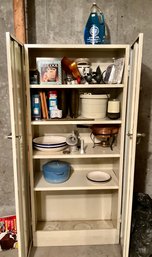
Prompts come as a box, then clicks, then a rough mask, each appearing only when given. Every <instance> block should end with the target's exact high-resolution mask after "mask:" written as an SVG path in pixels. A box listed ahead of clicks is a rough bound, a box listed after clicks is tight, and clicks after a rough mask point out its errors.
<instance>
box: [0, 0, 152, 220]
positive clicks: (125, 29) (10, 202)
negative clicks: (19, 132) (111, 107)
mask: <svg viewBox="0 0 152 257" xmlns="http://www.w3.org/2000/svg"><path fill="white" fill-rule="evenodd" d="M96 2H97V4H98V5H99V6H100V7H101V9H102V10H103V13H104V14H105V18H106V21H107V24H108V26H109V29H110V31H111V41H112V43H131V42H133V40H134V39H135V38H136V36H137V35H138V33H139V32H144V49H143V64H142V78H141V88H142V89H141V97H140V107H139V125H138V127H139V128H138V131H139V132H144V133H146V137H145V138H144V139H143V140H142V141H141V143H140V145H138V146H137V156H136V175H135V190H138V191H144V192H147V193H148V194H150V195H151V196H152V187H151V186H152V176H151V173H152V172H151V168H152V156H151V152H152V133H150V131H151V130H150V128H151V126H152V114H151V109H152V105H151V96H152V72H151V67H152V48H151V46H152V34H151V13H152V4H151V0H145V1H142V0H134V1H132V0H117V1H116V0H109V1H106V0H102V1H99V0H98V1H96ZM91 4H92V1H90V0H77V1H73V0H72V1H71V0H32V1H31V0H27V14H28V18H27V24H28V27H29V30H28V37H29V43H83V42H84V41H83V29H84V25H85V23H86V21H87V18H88V15H89V11H90V7H91ZM12 26H13V20H12V1H11V0H5V1H4V0H1V2H0V40H1V44H0V56H1V58H0V103H1V107H0V136H1V137H0V138H1V140H0V153H1V154H0V178H1V179H0V206H1V207H0V215H1V213H4V214H7V213H12V212H13V211H14V210H15V208H14V194H13V170H12V153H11V142H10V141H8V140H6V139H5V136H6V135H7V134H8V133H9V132H10V117H9V103H8V83H7V68H6V51H5V31H12ZM8 207H9V208H8Z"/></svg>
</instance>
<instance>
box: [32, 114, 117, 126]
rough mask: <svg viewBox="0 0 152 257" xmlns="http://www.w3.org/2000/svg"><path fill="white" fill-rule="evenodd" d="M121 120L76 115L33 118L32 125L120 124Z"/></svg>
mask: <svg viewBox="0 0 152 257" xmlns="http://www.w3.org/2000/svg"><path fill="white" fill-rule="evenodd" d="M121 123H122V120H121V119H117V120H110V119H109V118H108V117H106V118H104V119H86V118H83V117H81V116H80V117H78V118H76V119H72V118H70V117H67V118H64V119H62V118H61V119H50V120H35V121H32V122H31V124H32V125H35V126H36V125H71V124H109V125H110V124H121Z"/></svg>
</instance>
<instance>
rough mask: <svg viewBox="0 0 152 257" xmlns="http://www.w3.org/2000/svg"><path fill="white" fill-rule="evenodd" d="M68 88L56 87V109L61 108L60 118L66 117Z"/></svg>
mask: <svg viewBox="0 0 152 257" xmlns="http://www.w3.org/2000/svg"><path fill="white" fill-rule="evenodd" d="M68 95H69V90H68V89H66V90H65V89H58V96H57V98H58V109H59V110H62V118H66V117H67V115H68V102H69V100H68V99H69V97H68Z"/></svg>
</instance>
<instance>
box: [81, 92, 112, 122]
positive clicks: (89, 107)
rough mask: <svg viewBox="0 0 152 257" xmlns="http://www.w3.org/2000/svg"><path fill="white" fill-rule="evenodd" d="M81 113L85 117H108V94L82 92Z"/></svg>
mask: <svg viewBox="0 0 152 257" xmlns="http://www.w3.org/2000/svg"><path fill="white" fill-rule="evenodd" d="M80 99H81V115H82V116H83V117H85V118H93V119H102V118H105V117H106V111H107V101H108V96H107V95H92V94H82V95H80Z"/></svg>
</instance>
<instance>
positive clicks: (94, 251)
mask: <svg viewBox="0 0 152 257" xmlns="http://www.w3.org/2000/svg"><path fill="white" fill-rule="evenodd" d="M17 255H18V254H17V250H9V251H3V252H0V257H8V256H11V257H17ZM79 256H81V257H121V254H120V248H119V246H118V245H116V246H113V245H104V246H100V245H98V246H66V247H63V246H60V247H39V248H33V249H32V252H31V257H79Z"/></svg>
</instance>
